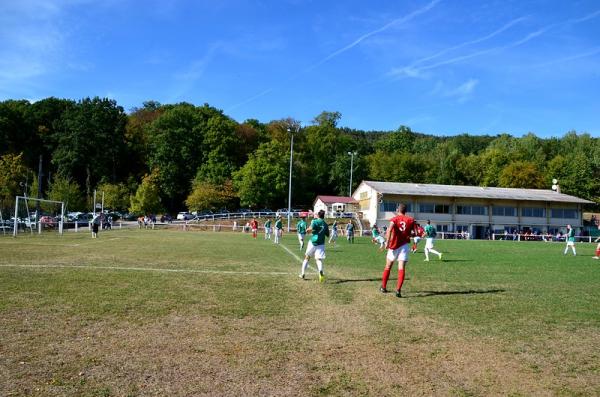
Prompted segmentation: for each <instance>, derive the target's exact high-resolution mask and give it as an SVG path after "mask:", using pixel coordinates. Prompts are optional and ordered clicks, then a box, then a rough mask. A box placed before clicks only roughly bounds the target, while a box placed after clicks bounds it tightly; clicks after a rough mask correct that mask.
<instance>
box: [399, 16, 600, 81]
mask: <svg viewBox="0 0 600 397" xmlns="http://www.w3.org/2000/svg"><path fill="white" fill-rule="evenodd" d="M597 16H600V10H597V11H595V12H593V13H591V14H588V15H585V16H583V17H581V18H575V19H569V20H567V21H564V22H559V23H553V24H550V25H547V26H545V27H542V28H540V29H538V30H536V31H533V32H531V33H529V34H527V35H526V36H525V37H523V38H522V39H520V40H517V41H515V42H512V43H509V44H505V45H503V46H498V47H493V48H488V49H485V50H481V51H476V52H473V53H471V54H466V55H462V56H458V57H455V58H452V59H448V60H446V61H441V62H437V63H434V64H430V65H427V66H423V67H420V68H414V70H413V72H414V73H415V74H418V73H419V72H420V71H423V70H429V69H434V68H437V67H439V66H444V65H450V64H453V63H456V62H460V61H464V60H466V59H470V58H474V57H477V56H480V55H483V54H487V53H489V52H493V51H500V50H506V49H509V48H514V47H517V46H520V45H522V44H525V43H526V42H528V41H530V40H532V39H534V38H536V37H538V36H541V35H543V34H544V33H546V32H547V31H549V30H551V29H554V28H557V27H561V26H566V25H571V24H576V23H581V22H585V21H588V20H590V19H593V18H596V17H597ZM404 69H406V68H403V69H396V71H393V74H397V73H398V71H403V70H404ZM409 70H410V69H409Z"/></svg>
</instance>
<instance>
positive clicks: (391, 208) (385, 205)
mask: <svg viewBox="0 0 600 397" xmlns="http://www.w3.org/2000/svg"><path fill="white" fill-rule="evenodd" d="M398 204H400V203H398V202H396V201H383V202H381V204H379V211H380V212H396V208H398ZM404 205H406V212H412V205H411V204H410V203H404Z"/></svg>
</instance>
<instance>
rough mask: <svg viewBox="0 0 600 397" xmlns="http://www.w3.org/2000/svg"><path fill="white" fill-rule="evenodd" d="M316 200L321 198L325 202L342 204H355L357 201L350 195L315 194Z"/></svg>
mask: <svg viewBox="0 0 600 397" xmlns="http://www.w3.org/2000/svg"><path fill="white" fill-rule="evenodd" d="M317 200H321V201H322V202H323V203H325V204H333V203H342V204H356V203H358V201H356V200H354V198H352V197H342V196H317V198H316V199H315V202H316V201H317Z"/></svg>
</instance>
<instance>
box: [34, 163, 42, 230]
mask: <svg viewBox="0 0 600 397" xmlns="http://www.w3.org/2000/svg"><path fill="white" fill-rule="evenodd" d="M42 159H43V155H41V154H40V162H39V165H38V191H37V198H38V199H41V198H42V181H43V179H42V176H43V175H44V174H43V173H42ZM39 217H40V201H39V200H38V201H37V202H36V204H35V220H36V222H37V220H38V218H39Z"/></svg>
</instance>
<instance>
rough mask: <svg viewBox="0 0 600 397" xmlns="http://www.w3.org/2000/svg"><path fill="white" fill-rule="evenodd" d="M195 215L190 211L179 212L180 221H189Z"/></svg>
mask: <svg viewBox="0 0 600 397" xmlns="http://www.w3.org/2000/svg"><path fill="white" fill-rule="evenodd" d="M193 218H194V215H192V214H190V213H189V212H180V213H178V214H177V219H178V220H180V221H189V220H190V219H193Z"/></svg>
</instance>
